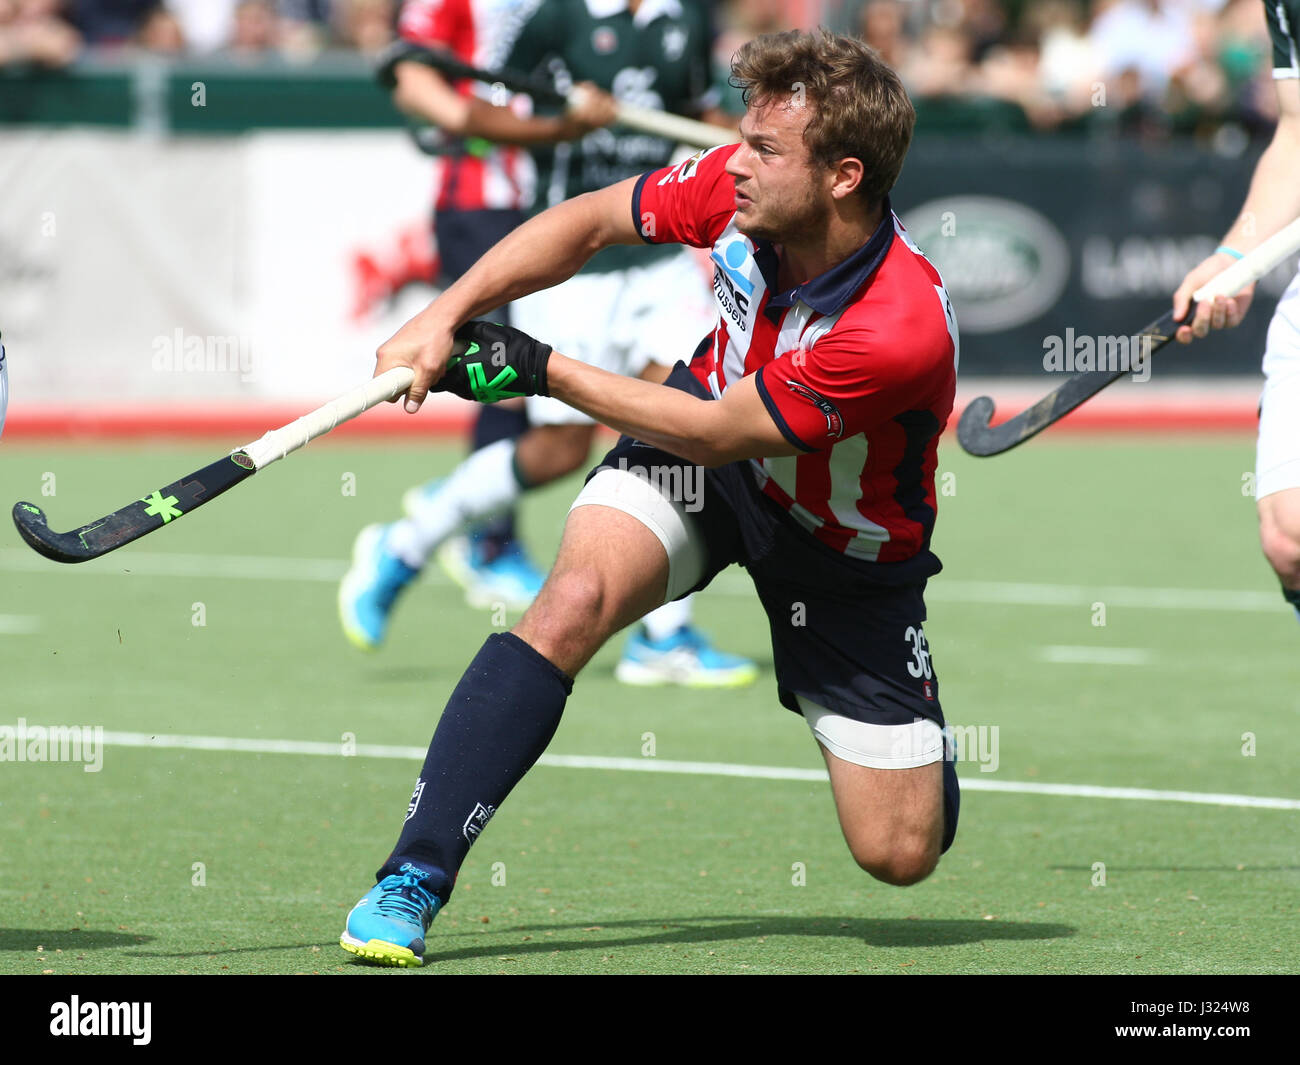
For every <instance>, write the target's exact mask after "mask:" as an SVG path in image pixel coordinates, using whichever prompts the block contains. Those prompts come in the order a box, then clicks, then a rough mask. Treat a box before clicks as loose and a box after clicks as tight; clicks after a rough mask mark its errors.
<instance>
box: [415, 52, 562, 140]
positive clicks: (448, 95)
mask: <svg viewBox="0 0 1300 1065" xmlns="http://www.w3.org/2000/svg"><path fill="white" fill-rule="evenodd" d="M394 76H395V77H396V79H397V85H396V87H395V88H394V89H393V103H394V104H395V105H396V106H397V108H398V110H400V111H402V112H403V113H405V114H408V115H410V116H411V117H413V118H417V119H420V120H421V121H423V122H428V123H431V124H432V125H435V126H437V127H438V128H439V129H441V130H443V131H445V132H446V133H449V134H451V135H452V136H454V137H482V138H484V139H485V140H490V141H494V142H496V143H498V144H517V145H532V144H552V143H555V142H556V141H560V140H564V139H566V138H567V137H569V136H571V135H572V133H573V132H575V131H574V130H571V129H570V128H569V126H568V125H567V124H566V122H565V121H564V119H562V118H524V117H521V116H520V115H517V114H515V112H514V111H513V110H511V109H510V108H509V107H497V106H496V105H494V104H491V103H489V102H488V101H487V100H482V99H479V98H478V97H476V96H462V95H461V94H460V93H458V92H456V90H455V89H453V88H452V87H451V86H450V85H449V84H448V83H447V81H446V79H444V78H443V77H442V76H441V75H440V74H438V73H437V72H435V71H433V70H430V69H429V68H428V67H426V66H423V65H421V64H419V63H414V62H411V63H399V64H398V65H397V67H396V68H395V71H394Z"/></svg>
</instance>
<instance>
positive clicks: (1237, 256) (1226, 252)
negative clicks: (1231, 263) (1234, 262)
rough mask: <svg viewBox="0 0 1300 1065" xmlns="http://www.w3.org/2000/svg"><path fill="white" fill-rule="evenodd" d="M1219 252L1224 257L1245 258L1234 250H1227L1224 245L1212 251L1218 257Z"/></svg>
mask: <svg viewBox="0 0 1300 1065" xmlns="http://www.w3.org/2000/svg"><path fill="white" fill-rule="evenodd" d="M1219 252H1223V254H1224V255H1231V256H1232V257H1233V258H1234V259H1244V258H1245V256H1244V255H1242V253H1241V252H1239V251H1238V250H1237V249H1236V248H1229V247H1228V246H1227V245H1226V244H1220V245H1219V246H1218V247H1217V248H1215V249H1214V254H1215V255H1218V254H1219Z"/></svg>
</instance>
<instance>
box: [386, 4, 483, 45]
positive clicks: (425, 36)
mask: <svg viewBox="0 0 1300 1065" xmlns="http://www.w3.org/2000/svg"><path fill="white" fill-rule="evenodd" d="M397 31H398V33H399V34H400V36H401V37H402V39H403V40H407V41H411V42H412V43H413V44H421V45H427V46H430V47H442V48H450V49H453V50H455V49H456V46H457V45H461V44H463V43H464V42H463V38H466V37H467V36H470V35H472V33H473V29H472V27H471V25H470V23H469V5H468V3H467V2H466V0H406V3H404V4H403V5H402V11H401V14H400V15H399V16H398V19H397Z"/></svg>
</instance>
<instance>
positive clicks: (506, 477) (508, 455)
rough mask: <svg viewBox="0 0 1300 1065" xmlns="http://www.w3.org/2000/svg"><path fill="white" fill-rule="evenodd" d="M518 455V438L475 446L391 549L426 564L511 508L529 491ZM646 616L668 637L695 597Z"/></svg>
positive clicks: (392, 537) (656, 635)
mask: <svg viewBox="0 0 1300 1065" xmlns="http://www.w3.org/2000/svg"><path fill="white" fill-rule="evenodd" d="M514 459H515V442H514V441H513V440H499V441H497V443H495V444H489V445H488V446H487V447H485V448H480V449H479V450H478V451H475V452H474V453H473V454H472V455H470V456H469V458H467V459H466V460H465V461H464V462H462V463H461V464H460V465H459V466H457V467H456V469H455V470H453V471H452V474H451V476H450V477H448V478H447V480H445V481H444V482H443V483H442V486H441V488H440V489H439V490H438V493H437V495H436V496H435V497H434V498H433V499H431V500H429V501H428V502H426V503H425V504H424V505H423V506H421V507H419V508H418V509H416V511H415V513H414V514H412V515H411V516H410V517H408V518H404V519H402V520H401V521H399V522H397V523H396V524H395V525H394V526H393V528H392V529H391V530H390V531H389V534H388V547H389V550H391V551H392V552H393V554H395V555H396V556H397V557H398V558H400V559H401V560H402V561H403V562H405V563H406V564H407V565H408V566H411V567H413V568H415V569H423V568H424V567H425V565H426V564H427V563H428V561H429V556H430V555H432V554H433V552H434V551H436V550H437V549H438V547H439V546H440V545H441V544H443V543H445V542H446V541H447V540H449V539H450V538H451V537H453V536H455V535H456V534H457V533H459V532H462V531H464V530H465V529H467V528H469V527H470V526H472V525H476V524H478V523H479V522H480V521H482V520H483V519H485V518H491V517H493V516H494V515H496V514H499V513H500V512H501V511H503V510H505V509H506V508H508V507H509V506H510V505H511V504H513V503H514V502H515V501H516V500H518V499H519V497H520V496H521V495H523V493H524V489H523V486H522V485H521V484H520V483H519V478H518V477H516V476H515V463H514ZM642 620H643V621H644V622H645V626H646V630H647V633H648V634H649V636H650V639H652V640H655V641H656V642H657V641H659V640H663V639H666V638H667V637H668V636H671V635H672V634H673V633H674V632H676V631H677V630H678V629H680V628H681V627H682V626H684V625H689V624H690V621H691V599H690V598H689V597H688V598H686V599H679V600H677V601H675V602H672V603H665V604H664V605H663V606H661V607H659V608H658V609H656V610H652V611H651V612H650V613H649V614H647V615H646V616H645V617H644V618H643V619H642Z"/></svg>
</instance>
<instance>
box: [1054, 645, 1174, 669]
mask: <svg viewBox="0 0 1300 1065" xmlns="http://www.w3.org/2000/svg"><path fill="white" fill-rule="evenodd" d="M1038 657H1039V658H1041V659H1042V660H1043V661H1044V662H1053V663H1056V664H1057V665H1086V666H1145V665H1146V664H1147V663H1148V662H1150V661H1151V652H1150V651H1148V650H1147V649H1146V648H1145V647H1066V646H1062V645H1060V644H1054V645H1052V646H1050V647H1040V648H1039V649H1038Z"/></svg>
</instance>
